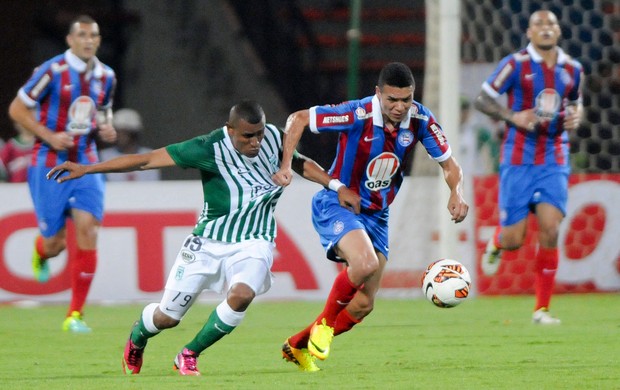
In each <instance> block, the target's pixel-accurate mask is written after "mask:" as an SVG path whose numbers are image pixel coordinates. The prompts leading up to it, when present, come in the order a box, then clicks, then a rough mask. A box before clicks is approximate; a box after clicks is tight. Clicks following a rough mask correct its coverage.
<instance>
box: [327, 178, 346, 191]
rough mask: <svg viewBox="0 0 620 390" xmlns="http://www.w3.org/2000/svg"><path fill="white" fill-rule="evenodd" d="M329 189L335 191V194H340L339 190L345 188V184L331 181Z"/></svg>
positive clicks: (334, 180) (336, 180)
mask: <svg viewBox="0 0 620 390" xmlns="http://www.w3.org/2000/svg"><path fill="white" fill-rule="evenodd" d="M327 187H329V189H330V190H332V191H334V192H338V190H339V189H340V187H344V183H342V182H341V181H340V180H338V179H331V180H330V181H329V184H328V185H327Z"/></svg>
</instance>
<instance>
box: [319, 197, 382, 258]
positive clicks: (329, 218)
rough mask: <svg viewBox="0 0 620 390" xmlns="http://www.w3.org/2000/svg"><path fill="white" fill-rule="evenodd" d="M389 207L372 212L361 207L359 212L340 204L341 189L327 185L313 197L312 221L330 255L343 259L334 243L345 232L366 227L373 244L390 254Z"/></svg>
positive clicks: (380, 250)
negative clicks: (339, 190) (335, 189)
mask: <svg viewBox="0 0 620 390" xmlns="http://www.w3.org/2000/svg"><path fill="white" fill-rule="evenodd" d="M388 216H389V212H388V210H387V209H386V210H382V211H376V212H371V211H368V210H362V212H361V213H360V214H357V215H356V214H355V213H354V212H353V211H351V210H349V209H347V208H345V207H342V206H340V203H339V202H338V193H336V192H334V191H330V190H327V189H324V190H321V191H319V192H317V193H316V194H315V195H314V197H313V198H312V223H313V224H314V229H315V230H316V231H317V233H318V234H319V237H320V239H321V245H323V248H325V251H326V252H327V258H328V259H330V260H333V261H342V259H340V258H338V257H337V256H336V253H335V250H334V248H335V246H336V245H337V244H338V241H340V239H341V238H342V237H344V235H345V234H347V233H348V232H350V231H352V230H356V229H363V230H365V231H366V233H367V234H368V237H370V241H371V242H372V245H373V247H374V248H375V249H376V250H377V251H379V252H381V253H383V255H384V256H385V258H386V259H387V258H388V253H389V251H390V248H389V245H388V242H389V241H388Z"/></svg>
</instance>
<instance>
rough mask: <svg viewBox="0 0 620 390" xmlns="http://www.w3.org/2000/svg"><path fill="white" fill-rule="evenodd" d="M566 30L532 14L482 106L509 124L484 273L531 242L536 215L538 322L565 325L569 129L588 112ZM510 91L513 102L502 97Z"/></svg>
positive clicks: (545, 14) (548, 16)
mask: <svg viewBox="0 0 620 390" xmlns="http://www.w3.org/2000/svg"><path fill="white" fill-rule="evenodd" d="M560 35H561V30H560V26H559V25H558V20H557V18H556V16H555V14H553V12H550V11H546V10H541V11H536V12H534V13H533V14H532V15H531V16H530V19H529V27H528V29H527V37H528V39H529V40H530V43H529V44H528V46H527V47H526V48H524V49H522V50H520V51H518V52H516V53H513V54H511V55H508V56H507V57H505V58H504V59H502V60H501V62H500V63H499V64H498V66H497V68H496V69H495V71H494V72H493V73H492V74H491V76H490V77H489V78H488V79H487V80H486V81H485V82H484V83H483V85H482V91H481V92H480V95H479V96H478V97H477V99H476V108H477V109H478V110H480V111H482V112H483V113H485V114H487V115H489V116H490V117H492V118H494V119H499V120H503V121H505V122H506V132H505V135H504V139H503V142H502V150H501V160H500V170H499V175H500V176H499V180H500V182H499V215H500V226H498V227H497V228H496V230H495V234H494V235H493V237H492V238H491V239H490V240H489V242H488V244H487V247H486V250H485V253H484V255H483V257H482V260H481V266H482V271H483V272H484V273H485V274H487V275H494V274H495V273H496V272H497V270H498V268H499V265H500V259H501V251H502V250H515V249H518V248H519V247H521V245H523V242H524V239H525V234H526V229H527V216H528V215H529V213H530V212H532V213H534V214H535V215H536V219H537V222H538V242H539V247H538V252H537V254H536V257H535V258H534V259H532V260H533V261H535V262H536V266H535V281H534V287H535V291H536V303H535V306H534V313H533V315H532V321H533V322H534V323H538V324H545V325H546V324H559V323H560V320H559V319H557V318H555V317H552V316H551V315H550V314H549V311H548V309H549V304H550V301H551V295H552V292H553V286H554V284H555V274H556V270H557V267H558V256H559V255H558V231H559V226H560V223H561V222H562V219H563V218H564V215H565V214H566V201H567V198H568V175H569V172H570V165H569V161H568V157H569V154H568V152H569V139H568V138H569V137H568V132H569V131H572V130H575V129H576V128H577V127H578V126H579V123H580V121H581V118H582V115H583V106H582V102H581V87H580V86H581V81H582V80H583V68H582V66H581V64H580V63H579V62H577V61H576V60H575V59H573V58H571V57H569V56H568V55H567V54H566V53H565V52H564V51H563V50H562V49H561V48H560V47H558V46H557V43H558V40H559V39H560ZM503 94H507V95H508V106H507V107H504V106H503V105H501V104H500V103H499V102H498V101H496V99H497V98H498V97H500V96H501V95H503Z"/></svg>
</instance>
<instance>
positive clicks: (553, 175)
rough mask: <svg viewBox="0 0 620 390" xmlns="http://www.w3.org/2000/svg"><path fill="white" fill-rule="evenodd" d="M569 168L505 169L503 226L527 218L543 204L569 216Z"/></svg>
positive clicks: (501, 193) (501, 206)
mask: <svg viewBox="0 0 620 390" xmlns="http://www.w3.org/2000/svg"><path fill="white" fill-rule="evenodd" d="M568 175H569V168H568V167H564V166H557V165H505V166H502V167H501V168H500V172H499V180H500V182H499V210H500V212H499V217H500V223H501V225H502V226H510V225H514V224H515V223H517V222H519V221H522V220H523V219H525V218H527V216H528V214H529V213H530V212H534V210H535V206H536V205H537V204H539V203H548V204H550V205H552V206H554V207H555V208H557V209H558V210H560V211H561V212H562V214H564V215H566V202H567V200H568Z"/></svg>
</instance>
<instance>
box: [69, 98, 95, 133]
mask: <svg viewBox="0 0 620 390" xmlns="http://www.w3.org/2000/svg"><path fill="white" fill-rule="evenodd" d="M96 113H97V109H96V105H95V101H94V100H93V99H91V98H90V96H85V95H82V96H80V97H78V98H77V99H75V100H74V101H73V103H71V106H70V107H69V121H68V123H67V131H68V132H69V133H71V134H73V135H84V134H87V133H89V132H90V127H91V123H92V120H93V117H94V116H95V114H96Z"/></svg>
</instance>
